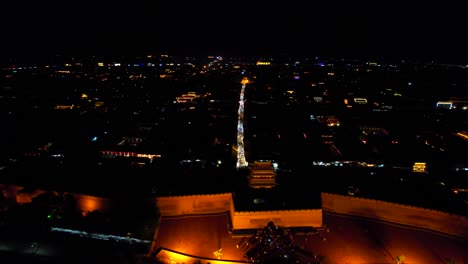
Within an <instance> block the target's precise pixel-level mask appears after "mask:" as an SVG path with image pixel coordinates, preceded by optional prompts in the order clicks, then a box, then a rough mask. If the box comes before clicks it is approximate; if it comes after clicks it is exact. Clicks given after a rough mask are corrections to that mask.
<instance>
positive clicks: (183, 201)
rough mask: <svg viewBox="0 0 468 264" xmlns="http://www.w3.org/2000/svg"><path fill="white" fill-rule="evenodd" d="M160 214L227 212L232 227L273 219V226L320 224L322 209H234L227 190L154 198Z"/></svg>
mask: <svg viewBox="0 0 468 264" xmlns="http://www.w3.org/2000/svg"><path fill="white" fill-rule="evenodd" d="M157 206H158V208H159V211H160V213H161V216H163V217H166V216H177V215H202V214H213V213H226V212H229V213H230V216H231V221H232V228H233V229H256V228H261V227H264V226H266V225H267V223H268V222H270V221H273V222H274V223H275V225H278V226H284V227H293V226H312V227H320V226H322V210H321V209H308V210H281V211H251V212H236V211H235V209H234V203H233V200H232V194H231V193H225V194H211V195H210V194H208V195H190V196H171V197H158V198H157Z"/></svg>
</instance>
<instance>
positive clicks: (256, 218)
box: [232, 209, 322, 230]
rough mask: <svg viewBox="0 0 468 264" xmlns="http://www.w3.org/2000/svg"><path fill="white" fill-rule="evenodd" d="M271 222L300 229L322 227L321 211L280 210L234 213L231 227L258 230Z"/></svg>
mask: <svg viewBox="0 0 468 264" xmlns="http://www.w3.org/2000/svg"><path fill="white" fill-rule="evenodd" d="M270 221H272V222H273V223H275V225H277V226H283V227H300V226H311V227H321V226H322V210H321V209H310V210H281V211H252V212H234V215H233V216H232V226H233V229H235V230H241V229H258V228H262V227H265V226H266V225H267V224H268V222H270Z"/></svg>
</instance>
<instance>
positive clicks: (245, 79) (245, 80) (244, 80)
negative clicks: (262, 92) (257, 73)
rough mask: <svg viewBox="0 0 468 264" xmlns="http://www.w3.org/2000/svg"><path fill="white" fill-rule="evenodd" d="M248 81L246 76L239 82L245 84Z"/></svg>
mask: <svg viewBox="0 0 468 264" xmlns="http://www.w3.org/2000/svg"><path fill="white" fill-rule="evenodd" d="M248 83H249V79H247V78H244V79H242V81H241V84H244V85H245V84H248Z"/></svg>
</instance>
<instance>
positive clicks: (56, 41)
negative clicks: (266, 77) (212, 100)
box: [0, 0, 468, 63]
mask: <svg viewBox="0 0 468 264" xmlns="http://www.w3.org/2000/svg"><path fill="white" fill-rule="evenodd" d="M461 5H462V4H461V3H452V4H450V3H448V2H443V3H442V2H441V3H440V4H439V5H436V4H434V3H427V2H426V3H424V4H417V3H400V2H398V1H379V2H376V3H367V1H366V2H364V1H361V2H359V1H353V2H350V1H341V2H340V1H326V2H324V3H319V2H317V3H315V2H313V3H308V2H304V1H299V0H290V1H283V2H270V1H250V2H249V1H242V0H241V1H235V2H234V1H230V2H215V1H155V2H154V3H151V4H150V2H148V1H140V0H137V1H132V2H125V3H120V2H115V1H114V2H111V1H106V0H104V1H96V2H93V1H91V0H83V1H80V2H69V3H67V2H59V1H46V2H44V1H42V2H37V1H32V0H23V1H10V2H7V3H5V7H4V8H2V11H0V15H1V18H0V21H1V23H2V25H3V28H4V30H3V32H2V33H0V34H1V35H2V39H3V40H4V45H2V46H3V48H2V50H1V55H2V57H4V58H5V57H14V56H17V55H20V54H23V55H31V56H33V55H37V54H41V55H42V56H44V55H47V54H51V55H53V54H55V53H72V54H77V55H80V54H83V55H89V54H102V53H113V54H123V55H125V54H142V53H148V52H164V51H167V52H175V53H186V54H187V55H189V54H194V55H198V54H209V53H211V54H214V53H220V54H223V53H225V54H232V55H244V54H245V55H252V54H257V53H258V54H259V55H277V54H280V53H288V54H297V55H310V56H314V55H326V56H382V57H387V58H400V57H401V58H404V57H414V58H428V59H442V60H449V61H454V62H462V63H463V62H468V52H467V49H466V47H467V46H468V41H467V40H466V38H465V36H464V32H465V28H466V26H467V22H466V21H465V19H464V14H463V12H464V8H463V7H462V6H461Z"/></svg>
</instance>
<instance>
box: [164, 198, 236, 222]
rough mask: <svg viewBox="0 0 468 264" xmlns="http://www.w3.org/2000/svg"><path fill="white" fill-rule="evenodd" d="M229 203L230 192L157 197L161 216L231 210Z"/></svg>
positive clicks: (230, 199) (230, 200)
mask: <svg viewBox="0 0 468 264" xmlns="http://www.w3.org/2000/svg"><path fill="white" fill-rule="evenodd" d="M231 204H232V195H231V193H223V194H206V195H189V196H170V197H158V198H157V206H158V208H159V212H160V213H161V216H176V215H191V214H214V213H225V212H228V211H231V206H232V205H231Z"/></svg>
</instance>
